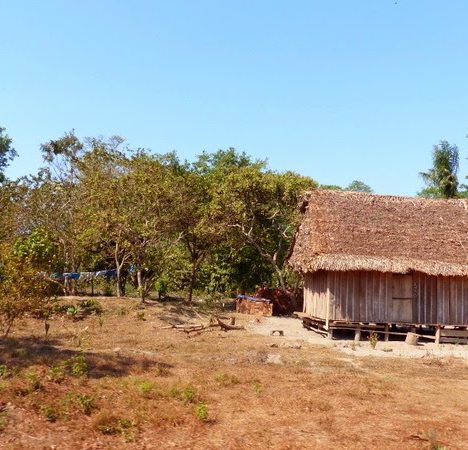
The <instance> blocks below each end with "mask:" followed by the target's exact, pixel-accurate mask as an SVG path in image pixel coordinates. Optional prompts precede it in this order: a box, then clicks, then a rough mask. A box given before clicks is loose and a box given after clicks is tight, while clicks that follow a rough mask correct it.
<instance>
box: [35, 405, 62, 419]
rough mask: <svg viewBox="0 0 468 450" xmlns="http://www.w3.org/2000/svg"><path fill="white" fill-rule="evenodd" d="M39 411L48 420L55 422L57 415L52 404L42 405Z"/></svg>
mask: <svg viewBox="0 0 468 450" xmlns="http://www.w3.org/2000/svg"><path fill="white" fill-rule="evenodd" d="M39 411H40V412H41V414H42V415H43V416H44V418H45V419H46V420H47V421H48V422H55V421H56V420H57V419H58V417H59V414H58V411H57V410H56V409H55V408H54V407H53V406H52V405H42V406H41V407H40V409H39Z"/></svg>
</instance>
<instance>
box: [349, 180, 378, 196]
mask: <svg viewBox="0 0 468 450" xmlns="http://www.w3.org/2000/svg"><path fill="white" fill-rule="evenodd" d="M344 190H345V191H353V192H367V193H369V194H371V193H372V192H373V191H372V188H371V187H370V186H369V185H367V184H366V183H364V182H363V181H360V180H354V181H352V182H351V183H349V185H348V186H347V187H345V189H344Z"/></svg>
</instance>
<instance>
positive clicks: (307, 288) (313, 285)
mask: <svg viewBox="0 0 468 450" xmlns="http://www.w3.org/2000/svg"><path fill="white" fill-rule="evenodd" d="M327 283H328V276H327V272H324V271H319V272H315V273H313V274H307V275H306V276H305V279H304V312H305V313H306V314H309V315H310V316H313V317H318V318H319V319H323V320H325V319H326V318H327V307H328V301H329V298H330V296H329V291H328V286H327Z"/></svg>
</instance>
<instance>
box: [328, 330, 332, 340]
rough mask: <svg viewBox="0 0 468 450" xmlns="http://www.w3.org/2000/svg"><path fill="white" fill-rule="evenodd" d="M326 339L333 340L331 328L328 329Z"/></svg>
mask: <svg viewBox="0 0 468 450" xmlns="http://www.w3.org/2000/svg"><path fill="white" fill-rule="evenodd" d="M327 338H328V339H333V328H329V329H328V333H327Z"/></svg>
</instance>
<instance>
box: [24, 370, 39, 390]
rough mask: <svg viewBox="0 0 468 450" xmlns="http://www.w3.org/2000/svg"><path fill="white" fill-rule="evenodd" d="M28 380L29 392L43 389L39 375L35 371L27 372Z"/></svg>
mask: <svg viewBox="0 0 468 450" xmlns="http://www.w3.org/2000/svg"><path fill="white" fill-rule="evenodd" d="M26 382H27V384H28V392H34V391H40V390H41V389H42V383H41V381H40V379H39V375H38V374H37V373H36V372H34V371H30V372H27V373H26Z"/></svg>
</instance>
